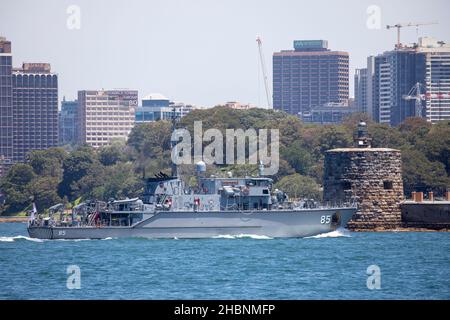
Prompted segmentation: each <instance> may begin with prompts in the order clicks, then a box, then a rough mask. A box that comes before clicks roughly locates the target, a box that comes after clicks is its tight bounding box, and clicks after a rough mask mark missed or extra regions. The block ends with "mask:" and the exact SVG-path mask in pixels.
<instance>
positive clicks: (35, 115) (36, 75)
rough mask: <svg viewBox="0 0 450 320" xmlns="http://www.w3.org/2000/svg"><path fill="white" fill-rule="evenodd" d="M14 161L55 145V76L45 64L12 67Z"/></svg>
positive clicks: (26, 64) (56, 128)
mask: <svg viewBox="0 0 450 320" xmlns="http://www.w3.org/2000/svg"><path fill="white" fill-rule="evenodd" d="M12 86H13V99H12V100H13V137H14V138H13V161H14V162H21V161H24V160H25V158H26V155H27V153H28V152H29V151H31V150H40V149H47V148H50V147H55V146H57V145H58V76H57V75H56V74H54V73H51V70H50V64H48V63H24V64H23V65H22V68H19V69H13V72H12Z"/></svg>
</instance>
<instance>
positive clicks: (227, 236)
mask: <svg viewBox="0 0 450 320" xmlns="http://www.w3.org/2000/svg"><path fill="white" fill-rule="evenodd" d="M212 238H213V239H245V238H248V239H256V240H271V239H273V238H271V237H268V236H264V235H257V234H238V235H231V234H223V235H218V236H214V237H212Z"/></svg>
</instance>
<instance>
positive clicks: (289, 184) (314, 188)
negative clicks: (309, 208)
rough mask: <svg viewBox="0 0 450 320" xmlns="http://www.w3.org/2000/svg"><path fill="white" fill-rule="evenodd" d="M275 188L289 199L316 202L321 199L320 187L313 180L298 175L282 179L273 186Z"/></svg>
mask: <svg viewBox="0 0 450 320" xmlns="http://www.w3.org/2000/svg"><path fill="white" fill-rule="evenodd" d="M275 188H277V189H280V190H282V191H284V192H286V193H287V194H288V195H289V196H290V197H291V198H303V199H316V200H320V199H321V198H322V193H321V190H320V185H318V184H317V183H316V181H314V179H313V178H311V177H307V176H302V175H300V174H298V173H295V174H292V175H289V176H286V177H283V178H282V179H281V180H280V181H278V182H277V183H276V184H275Z"/></svg>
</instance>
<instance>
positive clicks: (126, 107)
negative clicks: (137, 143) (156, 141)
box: [77, 90, 138, 147]
mask: <svg viewBox="0 0 450 320" xmlns="http://www.w3.org/2000/svg"><path fill="white" fill-rule="evenodd" d="M137 102H138V92H137V91H136V90H83V91H78V104H79V106H78V118H77V123H78V124H79V131H78V139H77V140H78V143H80V144H84V143H87V144H89V145H91V146H93V147H101V146H107V145H109V144H110V143H111V140H114V139H127V137H128V134H129V133H130V132H131V129H132V128H133V126H134V121H135V111H136V107H137Z"/></svg>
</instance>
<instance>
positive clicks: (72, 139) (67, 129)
mask: <svg viewBox="0 0 450 320" xmlns="http://www.w3.org/2000/svg"><path fill="white" fill-rule="evenodd" d="M77 110H78V101H77V100H75V101H66V98H63V101H62V102H61V111H60V112H59V144H60V145H66V144H74V143H76V138H77V127H78V126H77Z"/></svg>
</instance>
